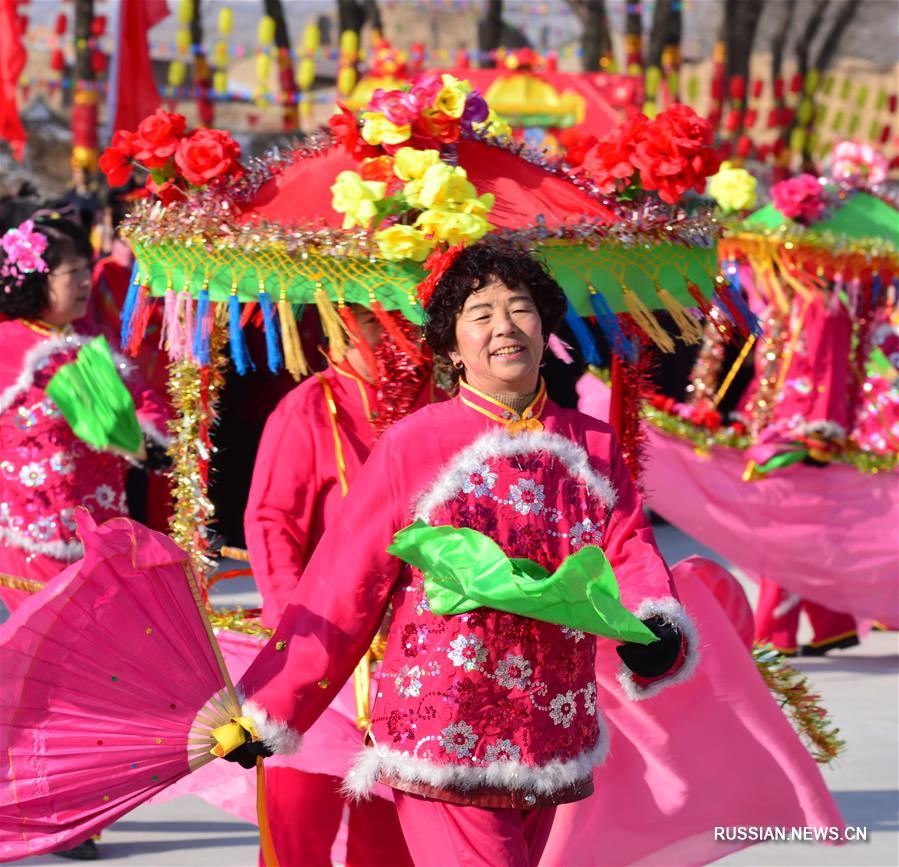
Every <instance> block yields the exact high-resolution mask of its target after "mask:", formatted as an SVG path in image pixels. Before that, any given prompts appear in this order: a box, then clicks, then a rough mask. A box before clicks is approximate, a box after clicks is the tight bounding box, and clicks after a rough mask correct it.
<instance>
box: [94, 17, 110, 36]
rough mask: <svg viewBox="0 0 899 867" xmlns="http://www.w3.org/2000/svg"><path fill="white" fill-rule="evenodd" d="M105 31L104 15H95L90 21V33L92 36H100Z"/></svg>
mask: <svg viewBox="0 0 899 867" xmlns="http://www.w3.org/2000/svg"><path fill="white" fill-rule="evenodd" d="M105 32H106V16H105V15H95V16H94V20H93V21H91V34H92V35H93V36H102V35H103V34H104V33H105Z"/></svg>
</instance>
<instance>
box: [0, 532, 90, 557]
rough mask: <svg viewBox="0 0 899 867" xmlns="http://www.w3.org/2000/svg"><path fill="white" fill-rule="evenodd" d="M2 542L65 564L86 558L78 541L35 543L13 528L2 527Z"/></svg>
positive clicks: (0, 536) (0, 537) (0, 535)
mask: <svg viewBox="0 0 899 867" xmlns="http://www.w3.org/2000/svg"><path fill="white" fill-rule="evenodd" d="M0 540H2V541H3V542H4V543H5V544H7V545H11V546H12V547H13V548H19V549H20V550H22V551H27V552H28V553H29V554H41V555H43V556H44V557H52V558H53V559H54V560H61V561H62V562H63V563H74V562H75V560H77V559H78V558H79V557H83V556H84V546H83V545H82V544H81V542H79V541H78V540H77V539H70V540H69V541H68V542H63V541H62V540H60V541H57V542H35V541H34V539H30V538H28V536H25V535H24V534H22V533H19V532H18V531H17V530H13V528H12V527H0Z"/></svg>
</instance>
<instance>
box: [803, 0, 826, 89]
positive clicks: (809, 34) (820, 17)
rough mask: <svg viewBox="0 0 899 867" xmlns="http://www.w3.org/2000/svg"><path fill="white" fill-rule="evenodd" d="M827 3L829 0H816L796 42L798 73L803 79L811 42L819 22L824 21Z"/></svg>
mask: <svg viewBox="0 0 899 867" xmlns="http://www.w3.org/2000/svg"><path fill="white" fill-rule="evenodd" d="M829 5H830V0H817V2H816V3H815V8H814V9H813V10H812V14H811V15H810V16H809V18H808V21H806V22H805V29H804V30H803V32H802V36H800V37H799V41H798V42H797V44H796V60H797V63H798V64H799V74H800V75H801V76H802V78H803V80H804V79H805V76H806V75H807V74H808V70H809V65H808V58H809V54H810V53H811V48H812V42H813V41H814V39H815V35H816V34H817V33H818V30H819V29H820V28H821V24H822V23H823V22H824V15H825V14H826V12H827V7H828V6H829Z"/></svg>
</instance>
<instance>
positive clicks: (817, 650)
mask: <svg viewBox="0 0 899 867" xmlns="http://www.w3.org/2000/svg"><path fill="white" fill-rule="evenodd" d="M858 644H861V642H860V641H859V640H858V635H856V633H854V632H853V633H852V634H851V635H844V636H843V637H842V638H837V639H833V640H831V641H820V642H818V643H816V644H803V645H802V655H803V656H824V655H825V654H826V653H827V651H829V650H845V649H846V648H847V647H855V646H857V645H858Z"/></svg>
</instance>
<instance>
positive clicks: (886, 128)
mask: <svg viewBox="0 0 899 867" xmlns="http://www.w3.org/2000/svg"><path fill="white" fill-rule="evenodd" d="M891 130H892V127H891V126H890V125H889V124H888V123H885V124H884V125H883V129H882V130H881V131H880V143H881V144H884V145H885V144H886V143H887V142H888V141H889V140H890V132H891Z"/></svg>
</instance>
